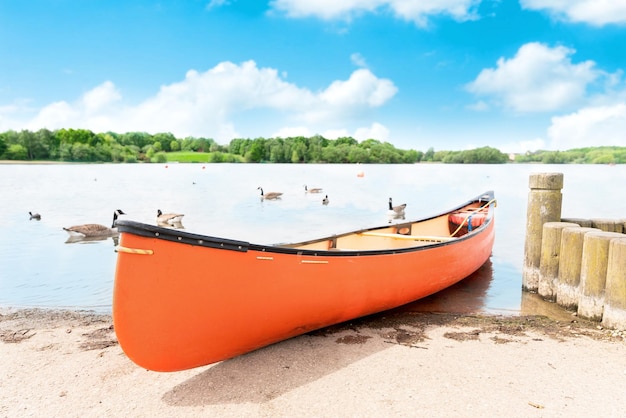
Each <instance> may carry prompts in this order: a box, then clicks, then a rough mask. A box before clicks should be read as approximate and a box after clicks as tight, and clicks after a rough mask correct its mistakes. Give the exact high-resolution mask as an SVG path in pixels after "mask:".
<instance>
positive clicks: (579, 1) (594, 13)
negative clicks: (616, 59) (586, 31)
mask: <svg viewBox="0 0 626 418" xmlns="http://www.w3.org/2000/svg"><path fill="white" fill-rule="evenodd" d="M520 4H521V6H522V8H523V9H528V10H546V11H548V12H549V13H550V14H552V15H553V16H555V17H556V18H557V19H562V20H568V21H571V22H577V23H588V24H590V25H594V26H603V25H606V24H612V23H615V24H624V23H626V1H624V0H520Z"/></svg>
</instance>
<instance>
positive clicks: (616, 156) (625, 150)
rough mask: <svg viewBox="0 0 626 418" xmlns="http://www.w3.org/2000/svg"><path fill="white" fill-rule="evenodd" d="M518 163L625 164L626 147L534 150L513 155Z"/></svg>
mask: <svg viewBox="0 0 626 418" xmlns="http://www.w3.org/2000/svg"><path fill="white" fill-rule="evenodd" d="M515 162H519V163H543V164H626V147H588V148H575V149H571V150H568V151H542V150H540V151H535V152H527V153H526V154H523V155H517V156H515Z"/></svg>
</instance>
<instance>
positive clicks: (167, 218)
mask: <svg viewBox="0 0 626 418" xmlns="http://www.w3.org/2000/svg"><path fill="white" fill-rule="evenodd" d="M183 216H185V215H183V214H182V213H163V212H161V209H157V218H156V221H157V223H158V224H161V225H178V224H180V223H181V222H182V220H183Z"/></svg>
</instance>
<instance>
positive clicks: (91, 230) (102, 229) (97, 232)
mask: <svg viewBox="0 0 626 418" xmlns="http://www.w3.org/2000/svg"><path fill="white" fill-rule="evenodd" d="M120 215H126V214H125V213H124V212H123V211H122V210H121V209H116V210H115V211H114V212H113V222H112V223H111V227H108V226H104V225H100V224H84V225H74V226H70V227H69V228H63V229H64V230H65V231H67V233H68V234H70V236H72V237H80V238H91V237H108V236H112V235H117V234H118V232H117V227H116V226H115V222H116V221H117V217H118V216H120Z"/></svg>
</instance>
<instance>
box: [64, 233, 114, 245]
mask: <svg viewBox="0 0 626 418" xmlns="http://www.w3.org/2000/svg"><path fill="white" fill-rule="evenodd" d="M109 239H110V240H111V241H113V246H114V247H116V246H117V245H118V244H119V242H120V237H119V236H117V235H116V236H109V237H107V236H102V237H79V236H75V235H70V237H69V238H68V239H66V240H65V243H66V244H89V243H91V244H93V243H96V242H99V241H108V240H109Z"/></svg>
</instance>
